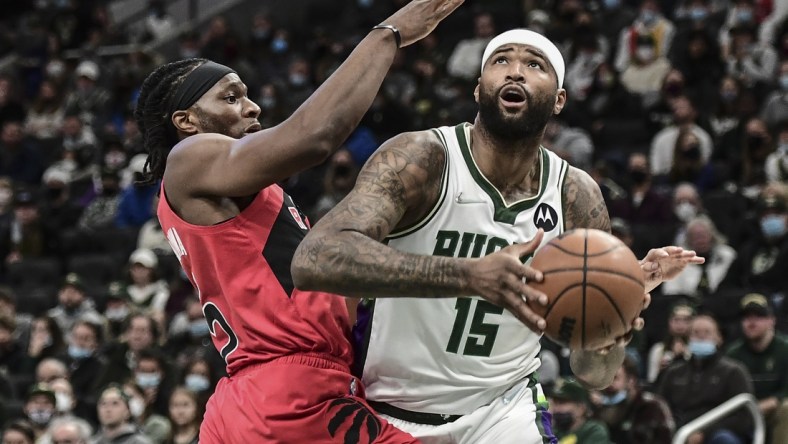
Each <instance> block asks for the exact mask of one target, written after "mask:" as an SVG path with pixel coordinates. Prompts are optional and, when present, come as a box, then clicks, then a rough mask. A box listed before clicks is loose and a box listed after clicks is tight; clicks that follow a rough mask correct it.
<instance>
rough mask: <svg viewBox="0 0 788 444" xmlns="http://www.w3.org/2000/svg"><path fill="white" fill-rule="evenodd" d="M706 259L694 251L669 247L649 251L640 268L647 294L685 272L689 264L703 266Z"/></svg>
mask: <svg viewBox="0 0 788 444" xmlns="http://www.w3.org/2000/svg"><path fill="white" fill-rule="evenodd" d="M704 262H706V259H704V258H702V257H700V256H698V255H697V254H695V252H694V251H692V250H685V249H683V248H681V247H676V246H669V247H662V248H654V249H652V250H649V252H648V254H646V257H644V258H643V259H642V260H641V261H640V268H641V269H642V270H643V275H644V277H645V284H646V293H649V292H651V291H652V290H654V289H655V288H657V287H658V286H659V284H661V283H663V282H665V281H669V280H671V279H673V278H675V277H676V276H678V275H679V274H681V272H682V271H684V268H686V266H687V265H689V264H702V263H704Z"/></svg>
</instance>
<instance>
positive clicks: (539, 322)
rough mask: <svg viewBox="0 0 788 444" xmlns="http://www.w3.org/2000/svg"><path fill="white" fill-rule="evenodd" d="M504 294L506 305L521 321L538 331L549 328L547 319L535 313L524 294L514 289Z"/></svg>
mask: <svg viewBox="0 0 788 444" xmlns="http://www.w3.org/2000/svg"><path fill="white" fill-rule="evenodd" d="M502 296H503V299H504V304H505V307H506V308H507V309H508V310H509V311H511V312H512V314H514V316H515V317H516V318H517V319H519V320H520V322H522V323H523V324H525V325H526V326H527V327H528V328H530V329H531V330H533V331H535V332H537V333H542V332H544V329H545V328H547V321H545V320H544V318H543V317H541V316H539V315H538V314H536V313H534V311H533V310H531V308H530V307H529V306H528V304H527V303H526V302H525V299H524V298H523V297H522V296H520V295H519V294H517V293H516V292H514V291H505V292H504V293H503V295H502Z"/></svg>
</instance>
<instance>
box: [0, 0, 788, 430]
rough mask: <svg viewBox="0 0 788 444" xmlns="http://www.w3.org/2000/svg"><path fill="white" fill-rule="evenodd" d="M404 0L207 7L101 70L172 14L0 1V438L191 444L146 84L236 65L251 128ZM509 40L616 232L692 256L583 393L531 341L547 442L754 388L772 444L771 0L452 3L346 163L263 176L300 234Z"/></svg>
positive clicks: (200, 344)
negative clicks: (255, 107)
mask: <svg viewBox="0 0 788 444" xmlns="http://www.w3.org/2000/svg"><path fill="white" fill-rule="evenodd" d="M405 1H406V0H323V1H312V2H309V6H308V7H307V8H306V9H305V11H306V12H305V13H303V14H302V15H301V16H300V20H301V23H299V26H292V25H291V26H287V25H285V24H283V23H285V22H287V23H293V22H292V21H282V22H283V23H279V21H278V20H277V18H280V19H281V17H282V14H281V11H268V10H265V9H260V6H259V5H258V4H257V3H254V4H255V7H254V9H253V10H251V11H248V13H247V14H245V15H244V16H243V18H244V20H245V22H244V23H243V24H242V25H241V26H239V25H238V23H237V17H236V21H235V22H233V21H232V20H231V19H230V18H228V17H224V16H215V17H213V18H210V20H209V21H208V23H206V24H204V25H200V26H198V27H197V28H196V29H194V30H193V31H189V32H185V33H182V34H178V35H176V36H174V38H175V39H176V41H177V48H175V50H174V51H175V53H173V54H166V53H164V52H162V53H159V52H155V51H143V50H137V49H130V50H129V51H126V52H121V53H119V54H115V55H110V56H108V55H100V54H102V53H101V51H99V49H100V48H102V47H104V46H106V45H118V44H142V43H146V42H155V41H156V39H161V38H166V37H167V36H172V33H174V32H175V29H176V28H175V25H174V23H175V20H174V17H171V16H169V15H168V12H167V10H168V8H167V6H168V2H166V1H163V0H152V1H150V2H149V15H148V16H146V17H144V19H143V20H141V21H140V22H139V23H135V24H134V25H133V26H119V25H116V24H115V23H113V21H112V18H111V16H110V14H109V13H108V10H109V7H108V4H107V1H105V0H91V1H87V0H85V1H83V0H79V1H76V0H36V1H33V2H3V10H4V14H3V17H2V18H0V59H2V60H3V61H5V62H6V63H3V67H4V68H3V69H2V70H0V284H1V285H2V287H0V403H2V408H0V424H5V427H4V429H3V438H2V442H3V443H8V444H10V443H33V442H42V443H49V442H55V443H66V442H68V443H81V442H100V443H105V442H107V443H109V442H113V443H114V442H124V443H147V442H156V443H165V442H174V443H189V442H197V430H198V428H199V424H200V419H201V417H202V411H203V409H204V406H205V402H206V400H207V398H208V396H210V393H211V392H212V390H213V387H214V386H215V384H216V382H217V381H218V379H219V378H220V377H221V376H223V375H224V372H225V370H224V366H223V362H222V360H221V358H220V357H219V355H218V353H217V352H216V351H215V349H214V348H213V346H212V344H211V341H210V334H211V333H210V329H209V326H208V325H207V323H206V322H205V320H204V318H203V315H202V310H201V307H200V304H199V300H198V299H197V296H196V295H195V294H194V291H193V289H192V287H191V285H190V284H189V282H188V280H187V279H185V277H184V276H183V275H182V273H181V271H180V267H179V264H178V262H177V260H175V259H174V256H173V255H172V251H171V249H170V247H169V244H168V243H167V240H166V236H164V234H163V233H162V231H161V227H160V226H159V224H158V221H157V219H156V215H155V205H156V202H157V199H158V196H157V187H156V186H155V185H154V186H139V185H137V184H136V181H137V180H138V179H139V178H140V177H141V173H142V169H143V165H144V162H145V156H146V154H145V149H144V147H143V146H142V145H141V139H140V134H139V131H138V129H137V125H136V122H135V121H134V119H133V117H132V113H133V109H134V103H135V98H136V95H137V93H138V91H139V87H140V85H141V83H142V80H143V79H144V78H145V76H146V75H147V74H148V73H150V72H151V71H152V70H153V68H155V67H156V66H158V65H160V64H162V63H165V62H167V61H169V60H173V59H175V58H184V57H195V56H200V57H207V58H210V59H213V60H215V61H217V62H220V63H223V64H226V65H229V66H231V67H233V68H234V69H236V70H237V71H238V72H239V74H240V75H241V77H242V79H244V81H246V82H247V84H248V86H249V95H250V96H251V98H252V99H253V100H255V101H256V103H257V104H259V105H260V107H261V108H262V114H261V116H260V121H261V123H262V124H263V126H264V127H270V126H273V125H276V124H277V123H279V122H281V121H282V120H283V119H285V118H287V116H288V115H290V113H292V112H293V111H294V110H295V109H296V108H297V107H298V106H299V105H300V104H301V103H302V102H303V101H304V100H305V99H306V98H307V97H309V95H310V94H311V93H312V92H313V91H314V90H315V89H316V88H317V87H319V86H320V84H321V83H322V82H323V81H324V80H325V79H326V78H327V77H328V76H329V75H330V74H331V73H332V72H333V70H334V69H336V67H337V66H338V65H339V64H340V63H341V62H342V61H343V60H344V58H345V57H346V56H347V54H348V53H349V51H350V50H352V48H353V47H354V45H355V44H356V43H357V42H358V41H359V40H360V39H361V38H363V36H364V35H365V34H366V33H367V32H368V30H369V28H370V27H371V26H372V25H374V24H377V23H379V22H380V20H382V19H383V18H385V17H386V16H387V15H389V14H390V13H392V12H393V11H394V10H395V9H396V8H398V7H399V6H400V5H401V4H403V3H404V2H405ZM275 12H276V13H275ZM514 27H529V28H531V29H534V30H536V31H539V32H541V33H543V34H545V35H547V36H548V37H549V38H550V39H552V41H553V42H555V43H556V45H558V46H559V48H560V49H561V50H562V52H563V55H564V58H565V60H566V64H567V70H566V79H565V82H564V86H565V88H566V89H567V96H568V103H567V105H566V107H565V109H564V112H563V113H562V114H561V115H560V116H557V117H556V118H555V119H554V120H552V121H551V122H549V123H548V127H547V130H546V133H545V137H544V142H543V144H544V145H545V146H546V147H547V148H550V149H552V150H554V151H555V152H557V153H558V154H559V155H561V156H562V157H564V158H566V159H567V160H569V161H570V162H571V163H572V164H573V165H574V166H576V167H578V168H582V169H584V170H586V171H587V172H589V173H590V174H591V175H592V177H594V179H595V180H596V181H597V182H598V183H599V185H600V187H601V189H602V191H603V195H604V197H605V200H606V202H607V205H608V209H609V212H610V216H611V218H612V228H613V232H614V234H616V235H617V236H619V237H620V238H621V239H622V240H624V241H625V242H626V243H627V244H628V245H629V246H630V247H631V248H632V249H633V250H634V251H635V252H636V254H637V255H638V256H639V257H642V256H643V255H644V254H645V253H646V252H647V251H648V249H649V248H652V247H656V246H661V245H669V244H675V245H681V246H683V247H685V248H690V249H694V250H695V251H696V252H697V253H698V254H700V255H702V256H705V257H706V263H705V264H704V265H698V266H690V268H689V269H687V270H686V271H685V273H683V274H682V275H681V276H680V277H679V278H678V279H676V280H674V281H671V282H669V283H667V284H665V285H663V286H662V287H661V288H659V289H658V290H657V291H655V292H654V293H653V294H652V299H653V303H652V306H651V308H649V310H647V311H646V312H645V313H644V317H645V318H646V321H647V324H646V329H645V330H644V331H643V332H642V333H640V334H638V335H637V336H636V337H635V340H634V341H633V342H632V343H631V344H630V346H629V349H628V351H629V356H628V359H627V361H626V363H625V365H624V366H623V367H622V369H621V371H620V372H619V375H617V377H616V380H615V382H614V385H613V386H611V388H609V389H606V390H605V391H602V392H592V393H589V392H587V391H585V390H583V389H582V387H580V386H579V385H577V384H576V383H575V382H573V381H572V380H571V378H569V367H568V362H567V360H568V351H567V350H566V349H563V348H562V347H560V346H559V345H557V344H554V343H551V342H550V341H549V340H547V339H544V340H543V345H544V352H543V370H542V377H541V379H542V381H543V383H544V384H545V385H546V387H547V388H548V393H549V394H550V396H551V400H552V401H553V402H552V406H551V410H552V412H553V414H554V416H553V418H554V426H555V428H556V429H557V430H558V432H559V436H561V437H563V438H564V439H569V437H572V436H573V437H575V439H577V441H576V442H577V443H579V444H582V443H584V442H585V443H604V442H616V443H619V444H621V443H642V442H654V443H662V442H665V443H667V442H670V437H671V436H672V434H673V433H674V432H675V430H676V428H677V427H680V426H681V425H683V424H685V423H687V422H688V421H690V420H692V419H694V418H695V417H697V416H698V415H700V414H701V413H703V412H705V411H707V410H709V409H710V408H712V407H714V406H716V405H718V404H720V403H721V402H723V401H725V400H726V399H728V398H730V397H731V396H733V395H735V394H737V393H743V392H749V393H753V394H754V395H755V396H756V397H757V399H758V400H759V406H760V410H761V412H762V414H763V415H764V417H765V418H766V419H767V424H768V425H769V434H770V437H771V438H773V439H774V441H773V442H775V443H778V442H779V443H783V444H784V443H785V442H788V434H787V432H786V431H785V430H780V429H779V425H780V424H782V425H783V426H785V425H788V407H786V406H787V405H788V404H784V398H785V397H786V396H787V395H788V342H787V341H788V340H786V338H785V337H784V336H783V333H784V332H787V331H788V301H785V296H786V294H787V293H788V235H786V233H788V229H787V227H786V224H787V223H788V185H786V184H787V182H788V2H785V1H773V0H663V1H657V0H604V1H593V0H592V1H580V0H553V1H535V0H530V1H529V0H525V1H520V2H517V1H511V0H508V1H505V0H477V1H474V0H467V1H466V5H465V6H463V7H462V8H460V10H458V11H457V13H455V14H454V15H453V16H452V17H450V18H449V19H447V20H446V22H445V23H443V24H442V25H441V26H440V28H439V29H438V30H437V31H436V32H435V33H433V34H432V35H430V36H428V37H427V38H425V39H424V40H422V41H420V42H419V43H417V44H415V45H413V46H411V47H408V48H405V49H403V50H401V51H399V53H398V55H397V57H396V60H395V62H394V65H393V67H392V69H391V71H390V73H389V75H388V76H387V78H386V80H385V82H384V84H383V87H382V88H381V90H380V92H379V94H378V96H377V98H376V100H375V102H374V104H373V105H372V107H371V109H370V110H369V112H368V113H367V114H366V116H365V117H364V119H363V120H362V122H361V124H360V125H359V127H358V128H357V129H356V130H355V131H354V133H353V134H352V135H351V137H350V138H349V139H348V140H347V141H346V142H345V144H344V146H343V148H342V149H341V150H340V151H338V152H337V153H336V154H335V155H334V156H333V157H332V158H331V159H330V160H329V161H327V162H326V163H325V164H323V165H320V166H318V167H316V168H314V169H312V170H309V171H307V172H304V173H301V174H298V175H297V176H294V177H291V178H289V179H288V180H287V181H285V182H284V183H282V184H281V185H282V186H283V187H284V188H285V190H286V191H287V192H288V193H290V194H291V195H292V196H293V198H294V200H295V201H296V202H299V204H300V205H301V206H302V208H303V210H304V211H305V213H306V214H308V215H309V216H310V219H311V220H312V222H313V223H314V222H315V221H316V220H318V219H319V218H320V217H321V216H322V215H324V214H325V213H326V212H327V211H328V210H330V209H331V208H332V207H333V206H334V205H335V204H336V203H337V202H338V201H339V200H341V199H342V198H343V197H344V196H345V195H346V194H347V193H348V192H349V190H350V189H351V187H352V186H353V183H354V181H355V177H356V174H357V172H358V170H359V168H360V167H361V165H363V163H364V161H365V160H366V159H367V158H368V156H369V155H370V154H371V153H372V152H373V151H374V150H375V149H376V148H377V147H378V146H379V145H380V144H381V143H382V142H384V141H385V140H386V139H388V138H389V137H391V136H393V135H395V134H397V133H400V132H403V131H409V130H417V129H425V128H429V127H434V126H440V125H455V124H457V123H459V122H462V121H473V118H474V116H475V113H476V104H475V102H474V100H473V95H472V92H473V88H474V87H475V85H476V80H477V78H478V76H479V69H480V62H481V54H482V51H483V49H484V47H485V46H486V44H487V42H489V40H490V39H491V38H492V37H493V36H494V35H496V34H497V33H500V32H502V31H505V30H507V29H511V28H514ZM137 47H139V48H141V47H142V46H137ZM154 47H155V46H154ZM129 48H133V47H132V46H129ZM74 54H77V55H78V56H77V57H76V58H74ZM325 112H331V110H325ZM228 174H231V172H228ZM644 412H645V413H644ZM737 417H739V418H746V415H744V414H741V413H737ZM781 418H782V420H781ZM660 424H662V426H659V425H660ZM772 426H774V427H772ZM751 436H752V423H751V422H750V421H748V420H746V419H744V420H740V421H738V422H734V421H728V422H726V421H723V422H721V423H719V424H716V425H715V426H714V427H712V428H710V429H708V430H707V431H706V432H705V434H704V435H697V434H696V435H693V438H692V439H693V440H694V441H692V442H695V443H700V442H719V443H735V442H748V439H749V437H751ZM712 439H717V440H718V441H712ZM726 439H728V440H727V441H726ZM736 439H739V441H736ZM567 442H568V441H567ZM571 442H575V441H571Z"/></svg>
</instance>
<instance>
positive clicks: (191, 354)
mask: <svg viewBox="0 0 788 444" xmlns="http://www.w3.org/2000/svg"><path fill="white" fill-rule="evenodd" d="M165 350H168V351H170V353H171V356H174V357H175V363H176V364H177V365H178V367H179V368H184V367H185V366H186V365H187V364H188V363H189V362H190V361H192V360H194V359H199V358H202V359H205V360H206V361H207V362H209V363H210V366H211V369H212V371H213V373H214V374H217V375H223V374H224V372H225V368H226V363H225V362H224V360H223V359H222V357H221V355H220V354H219V352H218V351H216V348H215V347H214V346H213V343H212V341H211V328H210V326H209V325H208V322H207V321H206V320H205V316H204V315H203V312H202V304H200V301H199V299H197V298H196V297H194V296H192V297H190V298H188V299H187V300H186V303H185V307H184V309H183V311H182V312H180V313H178V314H176V315H175V317H174V318H173V320H172V323H171V324H170V331H169V334H168V338H167V344H166V345H165Z"/></svg>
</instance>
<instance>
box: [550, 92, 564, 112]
mask: <svg viewBox="0 0 788 444" xmlns="http://www.w3.org/2000/svg"><path fill="white" fill-rule="evenodd" d="M564 105H566V90H565V89H563V88H559V89H558V90H557V91H556V93H555V105H553V114H561V110H562V109H564Z"/></svg>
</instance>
